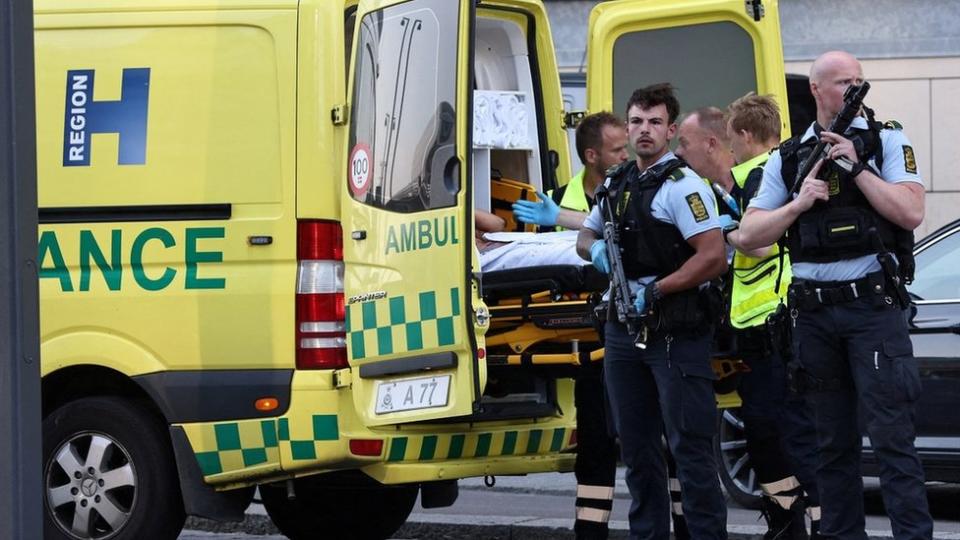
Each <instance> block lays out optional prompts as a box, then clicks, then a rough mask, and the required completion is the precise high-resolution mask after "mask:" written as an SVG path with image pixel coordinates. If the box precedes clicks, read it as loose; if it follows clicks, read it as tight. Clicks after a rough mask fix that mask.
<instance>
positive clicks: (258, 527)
mask: <svg viewBox="0 0 960 540" xmlns="http://www.w3.org/2000/svg"><path fill="white" fill-rule="evenodd" d="M620 476H621V479H620V480H619V481H618V485H617V489H616V500H615V501H614V510H613V517H612V520H611V524H610V525H611V531H612V532H611V538H626V537H627V535H626V533H627V521H626V513H627V509H628V507H629V494H628V493H627V490H626V487H625V486H624V485H623V482H622V471H621V472H620ZM496 480H497V482H496V485H495V486H494V487H492V488H488V487H486V486H484V484H483V479H480V478H474V479H468V480H463V481H461V483H460V487H461V489H460V497H459V499H458V500H457V502H456V504H454V505H453V506H451V507H449V508H439V509H430V510H424V509H422V508H420V506H419V505H417V506H416V507H415V508H414V512H413V513H412V514H411V516H410V519H409V520H408V521H407V524H406V525H404V526H403V528H401V529H400V530H399V531H397V533H396V535H395V536H394V538H396V539H418V540H432V539H451V538H458V539H470V538H476V539H504V540H507V539H510V540H521V539H523V540H546V539H566V538H573V531H572V528H573V519H572V518H571V517H570V516H571V514H572V511H573V503H574V493H575V485H576V484H575V480H574V478H573V474H570V473H566V474H561V473H551V474H538V475H532V476H528V477H498V478H497V479H496ZM877 486H878V484H877V482H876V480H875V479H868V480H867V488H868V494H867V498H866V500H867V511H868V513H869V514H870V515H868V517H867V531H868V534H869V536H870V537H871V538H877V539H883V538H891V537H892V533H891V531H890V524H889V521H888V520H887V519H886V517H885V516H884V513H883V503H882V500H881V499H880V497H879V493H878V490H877ZM929 492H930V494H931V497H930V501H931V506H932V509H933V513H934V518H935V519H936V522H935V526H934V527H935V529H934V530H935V532H934V536H935V538H936V539H937V540H960V485H931V486H930V488H929ZM757 517H758V514H757V512H755V511H752V510H744V509H741V508H737V507H736V506H735V505H733V504H732V503H731V506H730V509H729V513H728V520H727V523H728V526H727V530H728V532H729V533H730V536H731V538H733V539H738V540H746V539H755V538H759V537H760V536H761V535H762V533H763V532H764V530H765V528H764V527H762V526H761V525H760V523H759V522H758V521H757ZM187 528H188V530H185V531H184V533H183V534H182V535H181V537H180V540H213V539H215V540H241V539H243V540H280V539H282V538H284V537H283V536H280V535H279V532H278V531H277V530H276V528H275V527H273V524H272V523H271V522H270V520H269V518H268V517H267V516H266V515H265V513H264V511H263V508H262V507H261V506H260V505H253V506H251V508H250V510H248V515H247V519H246V520H245V521H244V522H242V523H239V524H214V523H212V522H204V521H200V520H191V521H189V522H188V524H187ZM211 528H215V530H216V531H217V532H210V531H206V532H202V531H199V530H197V529H211Z"/></svg>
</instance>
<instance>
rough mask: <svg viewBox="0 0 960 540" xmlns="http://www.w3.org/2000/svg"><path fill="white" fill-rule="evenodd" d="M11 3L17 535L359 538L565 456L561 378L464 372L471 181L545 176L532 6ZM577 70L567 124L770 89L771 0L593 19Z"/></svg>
mask: <svg viewBox="0 0 960 540" xmlns="http://www.w3.org/2000/svg"><path fill="white" fill-rule="evenodd" d="M34 4H35V14H36V16H35V26H36V34H35V37H36V41H35V43H36V61H37V67H36V88H37V131H38V177H39V207H40V210H39V212H40V214H39V218H40V229H39V234H38V249H39V255H38V257H39V259H38V260H39V279H40V294H41V332H42V345H41V350H42V375H43V387H42V390H43V466H44V474H43V482H44V488H45V489H44V493H45V510H46V511H45V537H46V538H50V539H54V538H70V539H93V538H116V539H134V538H138V539H139V538H160V539H163V538H175V537H176V536H177V534H178V532H179V531H180V529H181V527H182V525H183V522H184V517H185V515H196V516H202V517H208V518H214V519H220V520H235V519H240V518H241V517H242V515H243V512H244V510H245V508H246V507H247V506H248V505H249V503H250V501H251V499H252V497H253V493H254V488H255V487H256V486H259V487H260V493H261V496H262V500H263V503H264V505H265V507H266V510H267V512H268V513H269V515H270V516H271V518H272V519H273V520H274V522H275V523H276V524H277V526H278V527H279V528H280V530H281V531H283V532H284V534H286V535H288V536H290V537H291V538H308V537H309V538H317V537H324V538H327V537H329V538H381V537H385V536H388V535H389V534H391V533H392V532H393V531H394V530H396V529H397V528H398V527H399V526H400V525H401V524H402V523H403V522H404V521H405V520H406V518H407V516H408V514H409V513H410V512H411V510H412V508H413V505H414V503H415V500H416V498H417V496H418V495H419V496H420V497H421V503H422V505H423V506H424V507H435V506H444V505H450V504H452V503H453V501H454V500H455V499H456V493H457V491H456V485H457V484H456V482H457V479H459V478H464V477H472V476H495V475H505V474H526V473H534V472H541V471H557V470H563V471H566V470H570V468H571V466H572V462H573V461H572V460H573V454H572V453H571V452H570V450H571V449H572V448H573V447H574V445H575V429H576V426H575V420H574V407H573V399H572V394H573V393H572V380H571V379H570V371H569V370H566V371H564V370H561V369H554V368H556V366H536V365H531V363H530V362H524V361H522V359H521V361H519V362H510V361H503V362H499V361H496V362H495V361H493V360H492V355H489V354H488V353H487V350H486V344H485V333H486V332H487V329H488V328H489V324H490V310H489V309H488V306H487V305H486V304H485V303H484V301H483V300H482V298H483V297H482V293H483V291H482V290H481V277H480V273H479V268H478V264H477V254H476V250H475V249H474V226H473V212H474V209H475V208H482V209H488V210H489V209H493V208H494V207H501V206H502V205H503V204H509V202H510V201H503V200H500V199H498V198H497V195H496V193H494V191H495V190H494V189H492V188H491V186H492V185H493V184H495V181H496V180H499V179H502V178H503V177H509V178H510V179H513V181H515V182H521V183H523V184H527V185H529V186H530V188H531V189H549V188H552V187H554V186H556V185H557V184H558V183H562V182H565V181H566V179H567V178H569V177H570V173H571V171H570V166H569V159H568V151H567V148H568V145H567V138H566V132H565V128H566V122H565V118H567V116H565V112H570V111H564V110H563V100H562V97H561V89H560V84H559V78H558V74H557V65H556V60H555V53H554V44H553V41H552V38H551V34H550V27H549V23H548V19H547V14H546V10H545V8H544V6H543V4H542V3H541V2H540V1H539V0H480V1H475V0H461V1H455V0H406V1H398V0H361V1H359V2H357V1H355V0H299V1H298V0H191V1H189V2H188V1H184V0H136V1H135V0H35V2H34ZM588 56H589V58H588V64H589V66H590V69H589V83H588V84H589V107H590V109H591V110H601V109H607V110H613V111H615V112H619V113H621V114H622V111H621V109H622V108H623V104H624V103H625V101H626V98H627V96H628V95H629V92H630V91H631V90H632V89H633V88H635V87H638V86H642V85H645V84H650V83H654V82H660V81H666V80H668V81H672V82H674V84H676V85H677V86H678V88H679V91H680V97H681V102H682V103H683V104H684V106H685V108H692V107H696V106H700V105H707V104H713V105H720V106H723V105H725V104H727V103H729V102H730V101H732V100H733V99H734V98H736V97H738V96H740V95H742V94H744V93H746V92H747V91H750V90H753V91H758V92H761V93H773V94H775V95H776V96H778V97H779V98H783V97H784V96H785V90H784V79H783V74H782V69H783V68H782V59H781V56H782V53H781V49H780V37H779V29H778V21H777V12H776V2H775V1H771V0H764V1H758V0H756V1H747V2H743V1H742V0H696V1H694V0H683V1H676V2H657V1H618V2H609V3H604V4H600V5H599V6H597V8H596V9H595V10H594V12H593V15H592V16H591V20H590V45H589V55H588ZM481 102H482V103H484V104H486V105H484V106H483V107H480V106H479V105H478V104H480V103H481ZM784 102H785V101H784V100H781V103H784ZM490 107H493V108H495V109H497V110H500V109H503V111H506V112H502V111H501V114H499V115H498V114H493V113H491V112H490ZM481 109H483V110H481ZM498 130H500V131H498ZM571 359H572V361H571V363H576V362H575V359H576V355H571ZM541 368H542V369H541Z"/></svg>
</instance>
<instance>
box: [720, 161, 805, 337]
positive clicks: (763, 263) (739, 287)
mask: <svg viewBox="0 0 960 540" xmlns="http://www.w3.org/2000/svg"><path fill="white" fill-rule="evenodd" d="M768 155H769V154H767V153H763V154H760V155H759V156H757V157H755V158H753V159H751V160H749V161H746V162H744V163H741V164H740V165H737V166H736V167H734V168H733V169H731V171H730V172H732V173H733V179H734V181H735V182H736V183H737V185H738V186H740V189H743V187H744V184H745V183H746V181H747V176H748V175H749V174H750V171H752V170H753V169H755V168H757V167H762V166H763V164H764V163H766V161H767V157H768ZM737 202H738V203H740V208H741V209H742V210H743V211H744V212H745V211H746V205H745V204H744V201H742V200H741V201H737ZM780 249H781V248H780V246H778V245H776V244H774V246H773V249H771V250H770V253H768V254H766V255H765V256H763V257H750V256H748V255H745V254H743V253H741V252H740V251H736V252H735V253H734V255H733V291H732V293H731V297H730V324H731V325H733V327H734V328H741V329H742V328H751V327H754V326H759V325H761V324H764V322H766V320H767V315H769V314H770V313H772V312H773V311H774V310H775V309H777V306H778V305H779V304H780V303H786V296H787V287H789V285H790V280H791V278H792V277H793V273H792V272H791V271H790V259H789V256H788V255H787V253H784V254H783V257H782V258H781V257H780ZM781 260H782V261H783V274H782V275H781V274H780V263H781ZM778 277H779V278H780V288H779V289H777V278H778ZM775 289H777V290H775Z"/></svg>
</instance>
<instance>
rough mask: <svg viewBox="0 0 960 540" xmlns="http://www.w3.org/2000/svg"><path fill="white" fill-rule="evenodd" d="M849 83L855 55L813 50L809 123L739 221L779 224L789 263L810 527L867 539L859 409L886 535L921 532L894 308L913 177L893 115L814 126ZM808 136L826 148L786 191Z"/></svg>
mask: <svg viewBox="0 0 960 540" xmlns="http://www.w3.org/2000/svg"><path fill="white" fill-rule="evenodd" d="M862 83H863V71H862V69H861V67H860V63H859V62H858V61H857V59H856V58H854V57H853V56H851V55H850V54H848V53H845V52H840V51H833V52H829V53H826V54H824V55H822V56H820V57H819V58H817V59H816V60H815V61H814V63H813V66H812V68H811V73H810V89H811V92H812V93H813V96H814V99H815V100H816V103H817V122H816V123H815V124H814V125H813V126H811V128H810V129H809V130H807V132H806V133H805V134H804V135H803V136H802V137H801V138H799V140H798V139H790V140H788V141H786V142H785V143H784V144H782V145H781V147H780V150H779V152H775V153H773V154H772V155H771V156H770V159H769V160H768V161H767V164H766V166H765V168H764V174H763V181H762V184H761V187H760V192H759V193H758V194H757V196H756V197H754V198H753V200H752V201H751V202H750V206H749V209H748V210H747V212H746V214H745V215H744V218H743V220H742V221H741V224H740V241H741V243H742V244H743V245H744V247H745V248H747V249H754V248H756V247H760V246H764V245H769V244H772V243H773V242H776V241H777V240H778V239H780V238H781V237H782V236H783V235H784V233H786V237H785V244H786V246H787V247H788V249H789V250H790V259H791V262H792V263H793V275H794V282H793V284H792V285H791V287H790V308H791V309H790V319H791V323H790V325H791V326H792V330H793V351H792V352H793V359H792V360H791V362H790V367H791V371H792V372H793V380H794V382H795V386H796V387H797V389H798V390H799V391H800V392H802V393H803V394H804V396H805V398H806V401H807V403H808V404H809V405H810V406H811V407H812V408H813V411H814V417H815V422H816V430H817V438H818V447H819V466H818V468H817V482H818V484H819V486H820V494H821V501H820V503H821V509H822V514H821V520H820V534H821V535H822V536H824V537H828V538H838V539H857V540H865V539H866V538H867V536H866V533H865V531H864V527H865V522H864V512H863V483H862V480H861V476H860V449H861V448H860V447H861V439H860V430H859V426H858V414H859V415H860V416H862V417H863V418H864V419H865V424H866V431H867V435H869V436H870V440H871V446H872V448H873V449H874V453H875V455H876V456H877V458H878V460H879V462H880V468H881V472H880V482H881V489H882V492H883V499H884V503H885V507H886V510H887V513H888V515H889V516H890V521H891V523H892V529H893V535H894V538H896V539H898V540H901V539H929V538H931V537H932V535H933V522H932V520H931V518H930V513H929V510H928V508H927V499H926V492H925V489H924V476H923V469H922V467H921V465H920V461H919V459H918V457H917V453H916V449H915V448H914V437H915V429H914V424H913V418H914V414H915V410H914V405H915V401H916V399H917V397H918V395H919V392H920V379H919V373H918V370H917V365H916V362H915V360H914V358H913V350H912V346H911V343H910V336H909V334H908V332H907V326H906V322H905V319H904V317H903V311H902V310H903V309H904V308H906V307H907V305H908V304H909V297H908V296H907V295H906V291H905V289H904V288H903V284H904V282H905V281H908V280H909V279H911V274H912V243H913V233H912V231H913V229H915V228H916V227H917V226H918V225H919V224H920V222H921V220H922V219H923V211H924V189H923V184H922V182H921V180H920V177H919V175H918V172H917V164H916V160H915V157H914V152H913V148H912V146H911V145H910V141H909V140H907V138H906V136H905V135H904V134H903V133H902V132H901V131H900V127H899V125H896V124H892V123H888V124H883V125H881V124H879V123H877V122H875V121H873V119H872V114H870V113H868V118H866V119H864V118H858V119H856V121H855V122H854V123H853V124H852V125H851V127H850V129H849V130H847V132H846V133H844V134H837V133H830V132H827V131H823V129H822V126H829V125H830V122H831V120H832V119H833V118H834V117H836V115H837V113H838V112H839V111H840V110H841V108H842V107H843V102H844V92H845V90H846V89H847V87H849V86H850V85H853V84H858V85H859V84H862ZM818 139H822V140H824V141H826V142H828V143H829V144H830V147H829V150H828V151H827V153H826V158H825V159H824V160H821V161H820V162H818V163H817V164H816V165H815V166H814V167H813V169H812V171H811V173H810V174H809V175H808V176H807V177H806V178H803V179H801V181H800V182H799V183H798V184H799V185H798V186H797V190H796V191H793V192H791V190H792V189H793V188H794V180H795V178H796V175H797V170H798V168H799V164H800V163H802V162H803V160H804V159H806V157H809V155H810V150H811V149H812V146H814V145H815V143H816V142H817V140H818ZM898 260H899V263H900V264H899V267H898V266H897V261H898Z"/></svg>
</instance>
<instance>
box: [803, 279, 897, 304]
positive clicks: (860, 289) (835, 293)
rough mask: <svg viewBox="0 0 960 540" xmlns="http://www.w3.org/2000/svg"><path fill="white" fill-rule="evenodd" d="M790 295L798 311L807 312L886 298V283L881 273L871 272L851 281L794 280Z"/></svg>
mask: <svg viewBox="0 0 960 540" xmlns="http://www.w3.org/2000/svg"><path fill="white" fill-rule="evenodd" d="M790 295H791V297H792V298H791V299H792V300H793V301H794V302H795V305H796V307H797V308H798V309H801V310H803V309H807V310H809V309H815V308H817V307H819V306H832V305H836V304H845V303H847V302H853V301H854V300H857V299H860V298H871V299H873V298H877V297H878V296H886V281H885V280H884V276H883V272H871V273H869V274H867V275H866V276H864V277H862V278H860V279H857V280H853V281H808V280H800V279H794V282H793V284H792V285H790ZM891 301H892V299H891ZM887 303H890V302H887Z"/></svg>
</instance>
